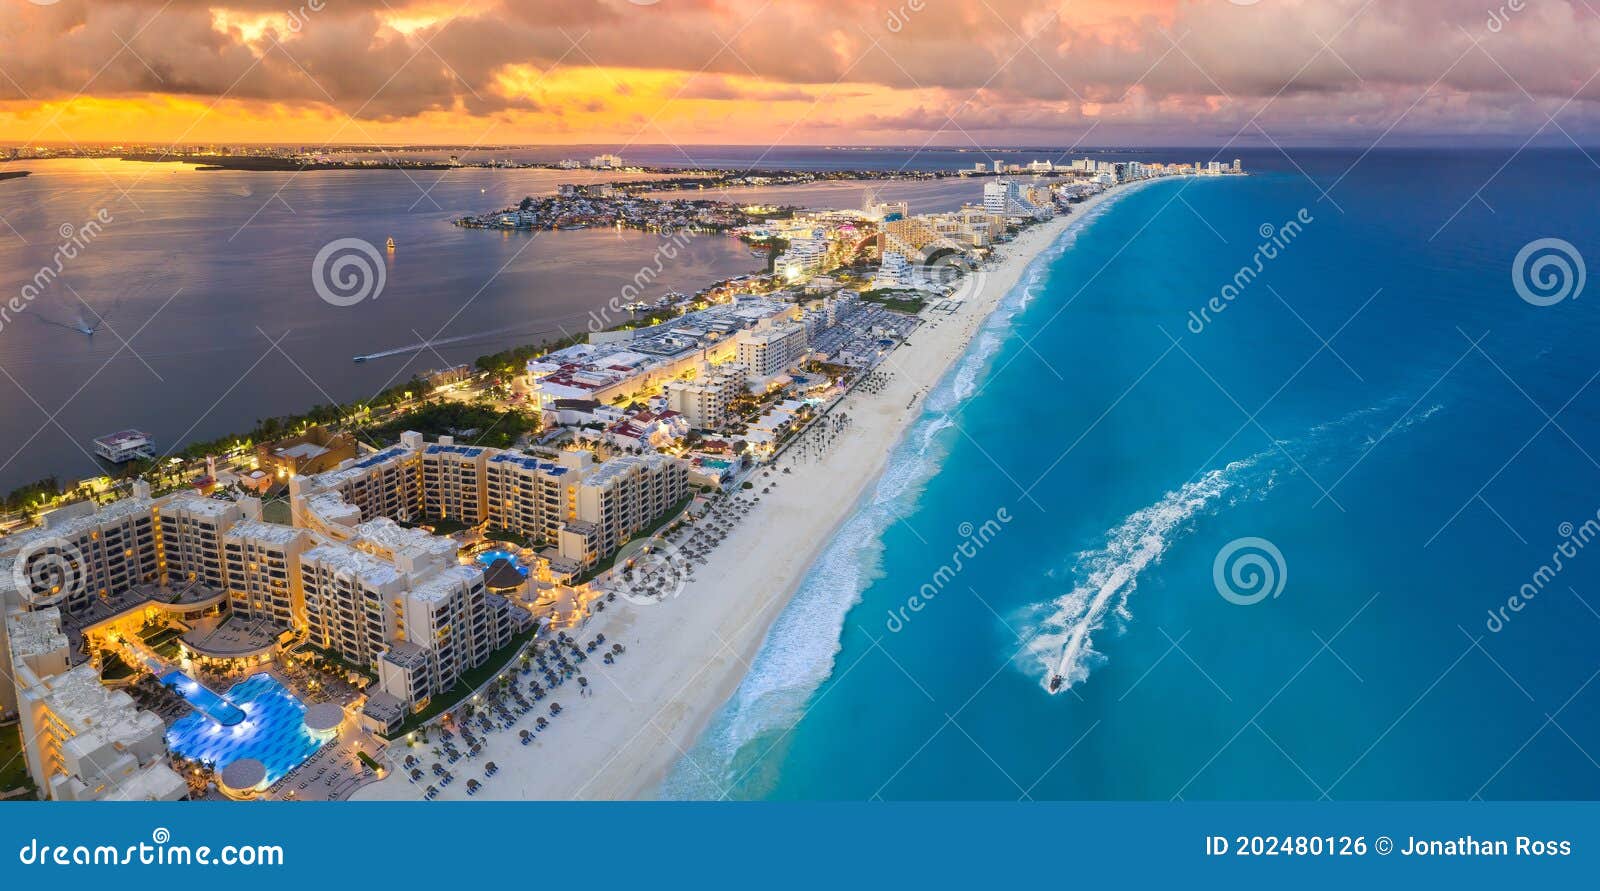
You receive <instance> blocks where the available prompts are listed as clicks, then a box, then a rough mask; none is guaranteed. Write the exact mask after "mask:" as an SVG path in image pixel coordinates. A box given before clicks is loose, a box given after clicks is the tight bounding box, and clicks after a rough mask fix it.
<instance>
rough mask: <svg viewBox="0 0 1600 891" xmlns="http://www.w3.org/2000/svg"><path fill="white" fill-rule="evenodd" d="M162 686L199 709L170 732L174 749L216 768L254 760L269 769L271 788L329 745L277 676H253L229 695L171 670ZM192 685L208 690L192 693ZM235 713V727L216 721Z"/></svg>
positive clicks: (169, 744)
mask: <svg viewBox="0 0 1600 891" xmlns="http://www.w3.org/2000/svg"><path fill="white" fill-rule="evenodd" d="M175 675H176V677H174V676H175ZM161 682H162V683H164V684H166V685H167V686H169V687H172V688H173V689H174V690H177V691H178V692H179V693H181V694H183V696H184V698H185V699H188V700H189V701H190V702H191V703H193V704H194V706H195V711H194V713H192V714H189V715H185V716H184V717H183V718H181V719H179V720H178V722H177V723H175V724H173V725H172V727H171V728H170V729H169V730H168V731H167V746H168V748H170V749H172V751H173V752H176V753H177V754H179V755H182V756H183V757H185V758H190V759H193V760H196V761H200V762H202V763H204V764H208V765H210V766H211V767H212V768H213V769H215V770H219V771H220V770H221V769H223V768H224V767H227V766H228V765H229V764H232V763H233V762H235V761H238V760H239V759H241V758H254V759H256V760H257V761H260V762H261V763H262V764H264V765H266V768H267V777H266V784H267V785H269V786H270V785H272V784H273V783H276V782H277V781H278V780H281V779H283V777H284V775H285V774H287V773H288V772H289V771H291V770H293V769H295V768H296V767H299V766H300V765H301V764H302V763H304V762H305V760H306V759H307V758H310V757H311V756H312V754H314V753H315V752H316V751H317V749H319V748H321V747H322V744H323V743H324V742H325V741H326V740H324V739H319V738H317V737H316V736H313V735H312V733H311V731H309V730H307V729H306V723H305V714H306V707H305V705H304V704H302V703H301V702H300V700H299V699H298V698H296V697H295V695H294V694H293V693H290V692H289V691H288V689H286V688H285V687H284V686H283V685H282V684H280V683H278V680H277V679H276V678H274V677H272V676H271V675H268V674H257V675H251V676H250V677H249V678H246V679H245V680H243V681H241V682H239V683H237V684H235V685H234V686H233V687H231V688H229V690H228V693H227V695H226V696H218V695H217V694H215V693H212V692H211V691H210V690H207V689H206V688H205V687H204V686H202V685H200V684H196V683H194V681H192V680H190V679H189V677H188V676H187V675H184V674H183V673H182V672H178V671H173V672H169V673H168V674H167V675H166V676H164V677H163V678H162V679H161ZM190 685H192V686H193V687H196V688H198V691H203V692H198V691H195V690H192V689H189V686H190ZM212 700H215V701H214V702H213V701H212ZM219 704H220V705H219ZM235 714H237V718H236V719H235V720H234V721H233V722H232V723H227V722H225V721H224V720H221V719H219V718H218V717H216V716H218V715H220V716H221V718H224V719H225V718H233V717H234V716H235Z"/></svg>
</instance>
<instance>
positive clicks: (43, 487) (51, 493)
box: [0, 476, 61, 511]
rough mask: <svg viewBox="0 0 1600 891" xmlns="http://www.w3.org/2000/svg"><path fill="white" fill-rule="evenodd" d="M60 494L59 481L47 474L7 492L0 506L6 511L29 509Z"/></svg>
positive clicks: (38, 506) (53, 499)
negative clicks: (36, 480)
mask: <svg viewBox="0 0 1600 891" xmlns="http://www.w3.org/2000/svg"><path fill="white" fill-rule="evenodd" d="M60 495H61V482H60V480H57V479H56V478H55V477H53V476H47V477H45V478H44V479H42V480H39V481H38V482H33V483H29V484H27V485H26V486H18V487H17V488H15V489H12V490H11V491H10V493H8V494H7V495H6V497H5V500H4V501H3V502H0V507H4V508H5V509H6V510H7V511H30V510H36V509H38V508H40V507H43V506H45V505H47V504H49V503H51V502H52V501H55V500H56V498H58V497H60Z"/></svg>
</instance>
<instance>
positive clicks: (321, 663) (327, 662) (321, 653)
mask: <svg viewBox="0 0 1600 891" xmlns="http://www.w3.org/2000/svg"><path fill="white" fill-rule="evenodd" d="M305 649H306V652H308V653H311V654H312V655H313V656H315V657H317V658H316V662H315V664H316V666H317V667H318V668H320V669H322V670H323V671H327V672H333V671H353V672H355V673H356V674H359V675H361V676H362V677H364V678H366V679H367V680H369V681H372V682H374V683H376V682H377V680H378V676H377V675H375V674H373V673H372V669H370V668H367V667H366V666H364V665H357V664H355V663H354V662H347V661H345V659H344V657H342V656H340V655H339V654H338V653H335V652H334V651H332V650H324V649H322V648H321V647H316V646H312V645H311V644H306V647H305Z"/></svg>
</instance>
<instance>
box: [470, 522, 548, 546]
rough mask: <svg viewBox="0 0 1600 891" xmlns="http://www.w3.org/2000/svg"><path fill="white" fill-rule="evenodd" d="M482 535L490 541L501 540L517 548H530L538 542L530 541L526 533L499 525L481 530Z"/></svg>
mask: <svg viewBox="0 0 1600 891" xmlns="http://www.w3.org/2000/svg"><path fill="white" fill-rule="evenodd" d="M483 535H484V537H485V538H487V539H489V540H490V541H503V542H505V543H506V544H510V545H516V546H517V547H519V548H531V547H534V546H535V545H536V544H538V543H537V542H534V541H530V540H529V539H528V537H527V536H526V535H522V534H520V533H517V532H512V531H511V530H510V529H502V528H501V527H499V526H490V527H489V528H487V529H485V530H484V531H483Z"/></svg>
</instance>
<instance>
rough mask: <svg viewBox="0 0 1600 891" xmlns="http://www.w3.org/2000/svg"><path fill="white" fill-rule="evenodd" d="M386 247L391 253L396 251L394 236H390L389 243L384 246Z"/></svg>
mask: <svg viewBox="0 0 1600 891" xmlns="http://www.w3.org/2000/svg"><path fill="white" fill-rule="evenodd" d="M384 247H386V248H388V249H389V250H391V251H392V250H394V236H392V235H391V236H389V241H388V242H387V243H386V244H385V245H384Z"/></svg>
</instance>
